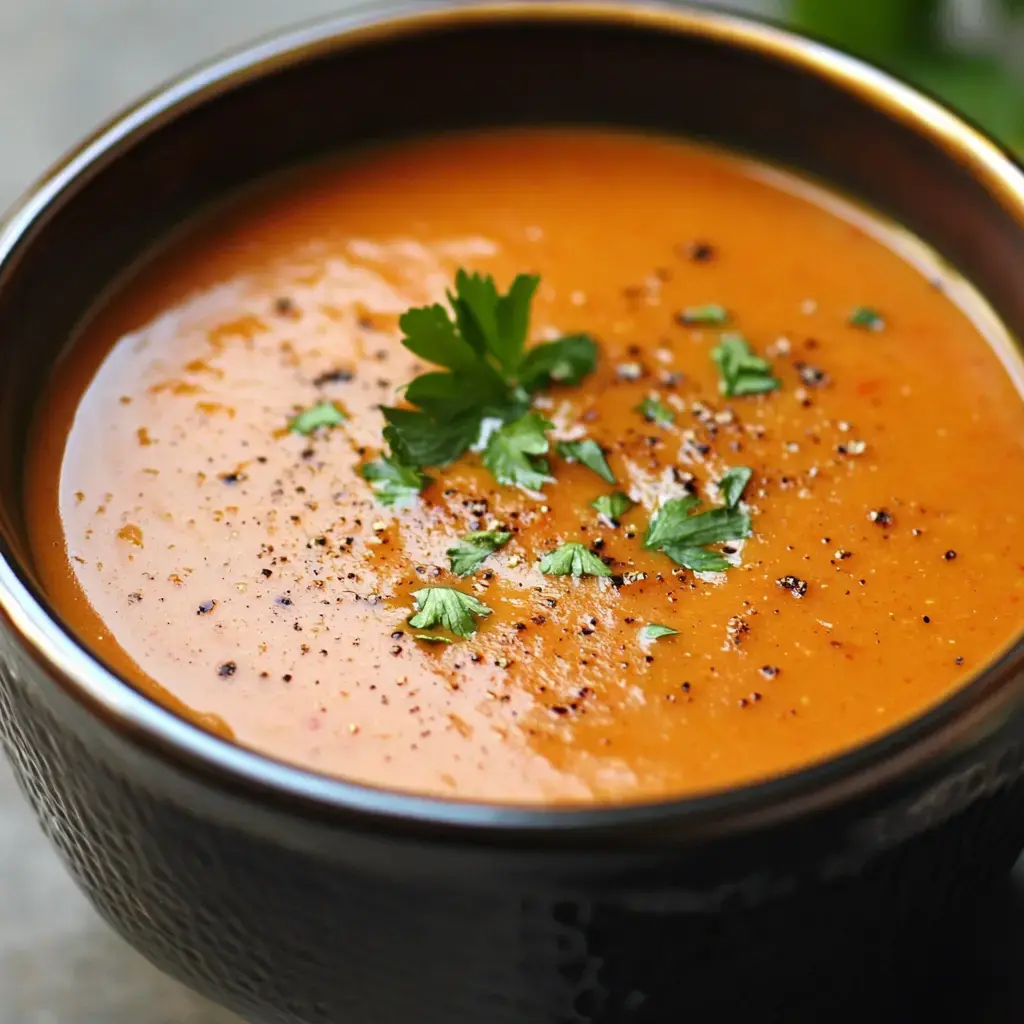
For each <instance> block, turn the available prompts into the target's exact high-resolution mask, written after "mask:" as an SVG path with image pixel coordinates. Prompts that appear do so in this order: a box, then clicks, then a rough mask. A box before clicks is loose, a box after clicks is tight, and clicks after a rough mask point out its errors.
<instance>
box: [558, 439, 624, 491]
mask: <svg viewBox="0 0 1024 1024" xmlns="http://www.w3.org/2000/svg"><path fill="white" fill-rule="evenodd" d="M555 451H557V452H558V454H559V455H561V456H562V458H563V459H565V460H566V462H579V463H581V464H582V465H584V466H586V467H587V469H592V470H593V471H594V472H595V473H596V474H597V475H598V476H599V477H600V478H601V479H602V480H604V481H605V482H606V483H609V484H613V483H615V474H614V473H613V472H612V469H611V466H609V465H608V460H607V459H606V458H605V456H604V451H603V450H602V448H601V446H600V445H599V444H598V443H597V442H596V441H591V440H590V439H589V438H587V439H586V440H583V441H559V442H558V443H557V444H556V445H555Z"/></svg>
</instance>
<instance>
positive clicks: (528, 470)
mask: <svg viewBox="0 0 1024 1024" xmlns="http://www.w3.org/2000/svg"><path fill="white" fill-rule="evenodd" d="M551 427H552V424H551V423H549V422H548V421H547V420H546V419H544V417H543V416H539V415H538V414H537V413H535V412H530V413H527V414H526V415H525V416H521V417H520V418H519V419H517V420H514V421H513V422H512V423H506V424H505V426H503V427H499V428H498V429H497V430H495V431H494V433H493V434H491V436H490V439H489V440H488V442H487V448H486V449H485V451H484V465H485V466H486V467H487V468H488V469H489V470H490V471H491V473H492V474H493V475H494V479H495V480H497V481H498V483H499V484H510V485H511V486H513V487H523V488H525V489H526V490H528V491H539V490H540V489H541V488H542V487H543V486H544V485H545V484H546V483H550V482H551V480H552V479H553V478H552V477H551V475H550V474H549V472H548V464H547V461H546V460H545V459H543V458H541V456H543V455H546V454H547V452H548V450H549V448H550V443H549V441H548V435H547V432H548V431H549V430H550V429H551Z"/></svg>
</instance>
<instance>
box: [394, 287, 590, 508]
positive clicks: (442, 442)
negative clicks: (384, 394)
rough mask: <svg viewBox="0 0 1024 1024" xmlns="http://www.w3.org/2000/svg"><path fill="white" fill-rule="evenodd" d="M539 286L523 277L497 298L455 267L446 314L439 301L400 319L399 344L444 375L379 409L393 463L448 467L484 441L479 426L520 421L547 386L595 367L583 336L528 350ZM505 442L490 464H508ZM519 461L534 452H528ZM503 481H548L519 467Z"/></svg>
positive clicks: (418, 383)
mask: <svg viewBox="0 0 1024 1024" xmlns="http://www.w3.org/2000/svg"><path fill="white" fill-rule="evenodd" d="M537 283H538V278H536V277H534V276H531V275H527V274H520V275H519V276H518V277H516V279H515V280H514V281H513V282H512V285H511V286H510V288H509V290H508V292H507V293H505V294H504V295H502V294H500V293H499V292H498V290H497V288H496V287H495V284H494V279H493V278H492V277H490V276H489V275H481V274H470V273H467V272H466V271H465V270H459V271H458V273H457V274H456V275H455V291H454V292H449V294H448V305H449V307H450V308H448V309H446V308H445V307H444V306H442V305H440V304H437V305H433V306H423V307H418V308H415V309H410V310H409V311H408V312H406V313H405V314H403V316H402V317H401V319H400V320H399V326H400V328H401V330H402V333H403V338H402V344H403V345H405V347H406V348H407V349H408V350H409V351H410V352H412V353H413V354H414V355H416V356H418V357H419V358H421V359H423V360H425V361H427V362H430V363H433V364H435V365H436V366H439V367H442V369H441V370H434V371H431V372H430V373H425V374H422V375H421V376H419V377H417V378H415V380H413V381H412V382H411V383H410V384H409V385H408V387H407V388H406V389H405V399H406V401H407V402H408V403H409V405H410V406H412V407H413V408H409V409H405V408H395V407H386V408H384V409H383V413H384V418H385V420H386V421H387V423H386V426H385V428H384V439H385V441H387V443H388V445H389V446H390V448H391V454H392V456H393V457H394V459H395V460H397V462H398V463H401V464H402V465H404V466H410V467H415V468H423V467H425V466H443V465H447V464H448V463H450V462H453V461H455V459H457V458H459V457H460V456H461V455H463V454H464V453H465V452H466V451H467V450H468V449H469V448H471V447H472V446H474V445H475V444H476V443H477V442H478V441H479V440H480V439H481V435H482V432H483V428H484V424H485V422H486V421H490V420H497V421H498V422H499V423H501V424H508V425H513V423H514V421H519V422H521V420H522V418H523V417H525V415H526V414H527V412H528V411H529V408H530V398H531V395H532V394H533V393H534V392H536V391H538V390H539V389H541V388H545V387H549V386H550V385H552V384H577V383H579V382H580V381H581V380H582V379H583V378H584V377H585V376H586V375H587V374H588V373H590V372H591V371H592V370H593V369H594V366H595V365H596V363H597V346H596V344H595V343H594V341H593V339H591V338H590V337H588V336H586V335H582V334H578V335H570V336H567V337H564V338H559V339H557V340H556V341H549V342H543V343H541V344H539V345H533V346H531V347H530V348H526V339H527V335H528V333H529V325H530V306H531V303H532V301H533V295H534V292H535V291H536V288H537ZM498 433H499V434H500V433H501V431H498ZM493 440H494V437H493V436H492V441H493ZM503 444H504V441H503V440H499V442H498V444H497V448H496V450H495V452H494V453H490V449H488V451H489V453H490V460H489V459H488V456H487V455H485V458H484V461H485V463H486V464H487V465H488V466H490V465H491V463H492V462H493V463H496V464H498V465H499V466H504V465H505V463H504V462H503V461H502V453H501V448H502V446H503ZM546 450H547V448H546V447H545V449H544V451H546ZM524 454H525V455H537V454H540V452H534V451H530V450H529V449H525V450H524ZM504 475H505V477H506V478H505V479H500V478H499V482H501V483H519V484H521V486H530V487H532V488H533V489H537V488H538V487H539V486H540V485H541V484H542V483H543V482H545V480H541V479H540V478H541V477H542V476H543V477H546V473H537V472H533V473H532V474H531V472H530V470H529V469H528V468H527V469H524V468H523V466H522V464H521V462H520V465H519V468H518V471H516V472H512V471H509V472H506V473H505V474H504Z"/></svg>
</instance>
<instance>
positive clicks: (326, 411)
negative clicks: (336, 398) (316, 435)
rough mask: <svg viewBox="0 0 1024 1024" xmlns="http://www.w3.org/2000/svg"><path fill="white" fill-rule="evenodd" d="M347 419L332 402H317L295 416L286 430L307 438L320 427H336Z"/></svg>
mask: <svg viewBox="0 0 1024 1024" xmlns="http://www.w3.org/2000/svg"><path fill="white" fill-rule="evenodd" d="M347 419H348V417H347V416H346V415H345V414H344V413H343V412H342V411H341V410H340V409H339V408H338V407H337V406H336V405H335V404H334V403H333V402H327V401H324V402H317V404H316V405H314V406H312V407H310V408H309V409H303V410H302V412H300V413H299V414H298V415H297V416H295V417H294V418H293V419H292V420H291V422H290V423H289V424H288V429H289V430H290V431H292V433H294V434H302V436H303V437H309V435H310V434H312V433H313V431H314V430H318V429H319V428H320V427H338V426H341V424H342V423H344V422H345V420H347Z"/></svg>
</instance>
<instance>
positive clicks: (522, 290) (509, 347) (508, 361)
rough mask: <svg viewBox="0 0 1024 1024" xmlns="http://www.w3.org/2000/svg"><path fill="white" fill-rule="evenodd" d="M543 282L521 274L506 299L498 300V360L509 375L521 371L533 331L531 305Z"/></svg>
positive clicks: (496, 353)
mask: <svg viewBox="0 0 1024 1024" xmlns="http://www.w3.org/2000/svg"><path fill="white" fill-rule="evenodd" d="M539 283H540V278H539V277H536V276H534V275H531V274H519V275H518V276H517V277H516V279H515V280H514V281H513V282H512V285H511V287H510V288H509V290H508V292H507V293H506V294H505V295H502V296H501V297H500V298H499V299H498V308H497V309H496V310H495V319H496V321H497V324H498V345H497V348H496V349H495V353H494V354H495V356H496V357H497V359H498V362H500V363H501V365H502V366H503V367H504V368H505V369H506V370H507V371H509V372H511V371H512V370H514V369H518V367H519V364H520V362H521V361H522V358H523V346H524V345H525V344H526V335H527V333H528V332H529V330H530V304H531V303H532V302H533V295H534V292H536V290H537V285H538V284H539Z"/></svg>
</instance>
